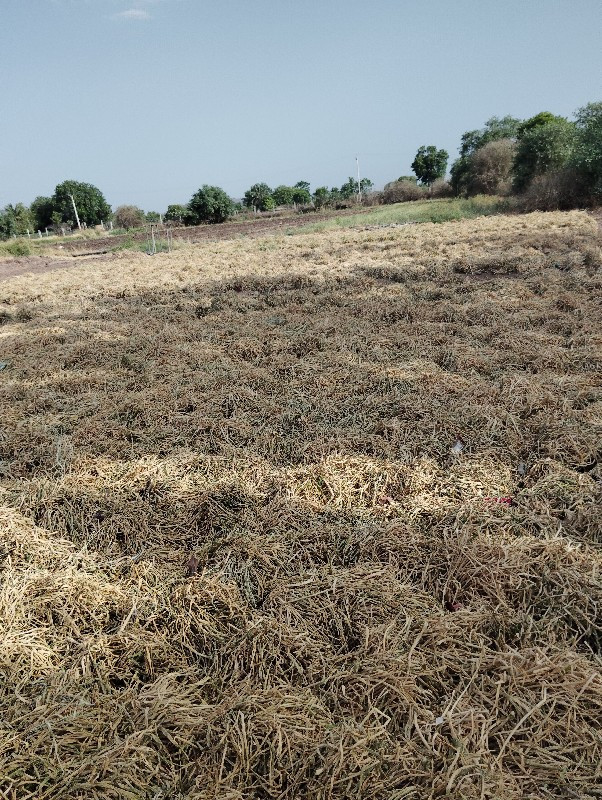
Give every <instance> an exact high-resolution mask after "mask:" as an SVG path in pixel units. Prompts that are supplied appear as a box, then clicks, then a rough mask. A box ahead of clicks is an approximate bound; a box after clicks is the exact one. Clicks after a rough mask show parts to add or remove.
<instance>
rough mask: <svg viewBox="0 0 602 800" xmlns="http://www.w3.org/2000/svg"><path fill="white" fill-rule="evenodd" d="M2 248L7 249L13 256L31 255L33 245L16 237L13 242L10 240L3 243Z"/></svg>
mask: <svg viewBox="0 0 602 800" xmlns="http://www.w3.org/2000/svg"><path fill="white" fill-rule="evenodd" d="M2 249H3V250H5V251H6V252H7V253H10V255H11V256H30V255H31V247H30V246H29V244H28V243H27V242H24V241H21V240H19V239H15V240H14V241H12V242H8V243H7V244H5V245H3V248H2Z"/></svg>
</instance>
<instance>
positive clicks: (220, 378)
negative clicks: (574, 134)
mask: <svg viewBox="0 0 602 800" xmlns="http://www.w3.org/2000/svg"><path fill="white" fill-rule="evenodd" d="M597 237H598V234H597V228H596V224H595V222H594V221H593V220H592V219H591V218H590V217H588V216H587V215H586V214H584V213H580V212H570V213H551V214H531V215H527V216H516V217H488V218H483V219H475V220H470V221H462V222H450V223H444V224H440V225H432V224H425V225H413V226H409V227H403V228H386V229H383V230H368V231H353V230H345V231H337V232H328V233H322V234H321V233H315V234H307V235H302V234H300V235H298V236H295V237H271V238H263V239H250V240H234V241H226V242H206V243H203V244H200V245H197V246H194V247H190V248H188V249H182V250H180V251H178V252H173V253H171V254H160V255H157V256H155V257H153V258H149V257H146V256H144V255H142V254H131V253H123V254H119V255H118V256H116V258H115V259H113V260H111V261H106V262H104V261H100V262H99V263H98V264H97V265H95V266H93V267H92V266H90V265H88V266H87V267H85V268H82V267H75V268H72V269H69V270H66V271H62V272H55V273H48V274H43V275H38V276H36V277H35V278H25V277H17V278H14V279H12V280H10V281H6V282H4V283H3V284H2V285H1V288H0V292H1V297H0V362H1V364H2V365H3V367H2V369H0V420H1V423H0V579H1V581H0V667H1V673H0V674H1V681H0V797H2V798H10V800H25V798H35V799H36V800H42V799H43V800H46V799H50V798H53V800H54V799H55V798H60V799H61V800H62V799H63V798H86V799H87V798H114V799H115V800H122V798H127V799H128V800H134V799H138V798H145V799H147V800H160V799H161V798H163V799H164V800H184V798H185V799H186V800H255V798H258V799H259V798H263V799H265V800H267V799H268V798H269V799H270V800H272V799H274V800H275V799H276V798H278V800H303V799H305V798H311V799H312V800H327V799H330V798H337V799H340V800H348V799H350V798H358V799H359V798H361V800H402V799H403V800H406V799H408V798H409V799H411V800H422V799H423V798H442V797H446V798H458V800H459V799H460V798H462V799H464V798H470V799H472V798H474V799H475V800H477V798H479V799H482V798H485V799H491V800H494V799H495V800H511V799H512V800H514V799H515V798H516V799H518V798H600V797H602V733H601V726H600V720H601V719H602V675H601V666H602V657H601V647H602V615H601V610H602V579H601V574H602V532H601V526H600V502H601V500H602V497H601V495H602V491H601V487H602V483H601V479H602V470H601V466H600V464H601V459H602V443H601V442H602V440H601V433H602V381H601V378H600V367H601V364H602V326H601V316H602V315H601V297H602V295H601V292H600V290H601V288H602V269H601V267H602V261H601V257H600V248H599V240H598V238H597Z"/></svg>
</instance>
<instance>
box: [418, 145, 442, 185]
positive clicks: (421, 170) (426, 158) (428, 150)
mask: <svg viewBox="0 0 602 800" xmlns="http://www.w3.org/2000/svg"><path fill="white" fill-rule="evenodd" d="M448 158H449V154H448V152H447V151H446V150H437V148H436V147H435V146H434V145H432V144H430V145H428V147H427V146H425V145H422V147H419V148H418V152H417V153H416V157H415V158H414V161H413V162H412V169H413V170H414V173H415V175H416V177H417V178H418V180H419V181H420V183H421V184H422V185H423V186H431V185H432V184H433V181H436V180H437V178H443V177H444V176H445V170H446V169H447V160H448Z"/></svg>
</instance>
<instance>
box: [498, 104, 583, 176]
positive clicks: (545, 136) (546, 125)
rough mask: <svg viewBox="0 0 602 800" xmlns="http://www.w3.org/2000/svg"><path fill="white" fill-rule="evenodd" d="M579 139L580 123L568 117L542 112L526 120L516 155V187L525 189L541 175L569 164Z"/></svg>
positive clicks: (519, 136)
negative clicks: (577, 124)
mask: <svg viewBox="0 0 602 800" xmlns="http://www.w3.org/2000/svg"><path fill="white" fill-rule="evenodd" d="M576 142H577V129H576V126H575V124H574V123H573V122H569V121H568V120H567V119H565V118H564V117H554V115H552V114H549V112H542V114H538V115H537V116H536V117H532V118H531V119H530V120H527V121H526V122H525V123H523V125H521V129H520V131H519V135H518V143H517V147H516V153H515V156H514V164H513V173H514V181H513V187H514V190H515V191H517V192H523V191H524V190H525V189H526V188H527V187H528V186H529V184H530V183H531V181H532V180H533V178H535V177H536V176H537V175H543V174H544V173H546V172H551V171H553V170H558V169H560V168H562V167H563V166H565V165H566V164H567V163H568V161H569V160H570V158H571V156H572V155H573V152H574V150H575V146H576Z"/></svg>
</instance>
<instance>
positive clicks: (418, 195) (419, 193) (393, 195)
mask: <svg viewBox="0 0 602 800" xmlns="http://www.w3.org/2000/svg"><path fill="white" fill-rule="evenodd" d="M427 196H428V192H427V190H426V189H424V188H423V187H422V186H418V184H417V183H416V182H412V181H405V180H404V181H393V182H392V183H388V184H387V185H386V186H385V189H384V191H383V203H385V204H387V205H388V204H390V203H407V202H408V201H410V200H423V199H424V198H425V197H427Z"/></svg>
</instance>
